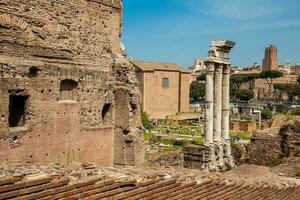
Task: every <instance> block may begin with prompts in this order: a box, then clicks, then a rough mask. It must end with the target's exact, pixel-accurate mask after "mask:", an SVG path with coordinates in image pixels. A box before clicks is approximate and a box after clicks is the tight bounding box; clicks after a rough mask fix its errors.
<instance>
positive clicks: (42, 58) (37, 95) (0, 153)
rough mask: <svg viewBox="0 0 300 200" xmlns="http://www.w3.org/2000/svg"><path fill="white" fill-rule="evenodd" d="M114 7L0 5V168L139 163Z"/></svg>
mask: <svg viewBox="0 0 300 200" xmlns="http://www.w3.org/2000/svg"><path fill="white" fill-rule="evenodd" d="M122 15H123V10H122V1H121V0H114V1H111V0H72V1H61V0H51V1H49V0H39V1H37V0H14V1H11V0H3V1H1V3H0V162H1V163H6V162H8V163H10V162H17V163H51V162H55V163H62V164H68V163H72V162H93V163H96V164H98V165H99V166H113V165H139V164H142V163H143V160H144V157H143V156H144V154H143V151H144V147H143V130H142V126H141V123H140V121H141V120H140V110H139V108H140V106H139V102H140V94H139V88H138V82H137V80H136V78H135V73H134V67H133V66H132V65H131V64H130V63H129V62H128V61H126V59H125V58H124V54H125V52H123V50H122V45H121V44H120V37H121V33H122V24H123V22H122Z"/></svg>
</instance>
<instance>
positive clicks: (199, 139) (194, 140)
mask: <svg viewBox="0 0 300 200" xmlns="http://www.w3.org/2000/svg"><path fill="white" fill-rule="evenodd" d="M192 143H193V144H196V145H200V144H203V140H202V138H200V137H198V138H194V139H193V141H192Z"/></svg>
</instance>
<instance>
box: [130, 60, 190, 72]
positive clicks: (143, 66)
mask: <svg viewBox="0 0 300 200" xmlns="http://www.w3.org/2000/svg"><path fill="white" fill-rule="evenodd" d="M130 62H131V63H132V64H133V65H135V66H136V67H138V68H139V69H140V70H142V71H155V70H162V71H179V72H184V73H189V71H188V70H186V69H184V68H182V67H181V66H180V65H178V64H175V63H159V62H146V61H136V60H131V61H130Z"/></svg>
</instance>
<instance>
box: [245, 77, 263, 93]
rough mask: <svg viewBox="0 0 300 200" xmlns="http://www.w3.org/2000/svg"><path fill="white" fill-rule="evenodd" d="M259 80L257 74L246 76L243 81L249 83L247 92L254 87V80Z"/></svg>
mask: <svg viewBox="0 0 300 200" xmlns="http://www.w3.org/2000/svg"><path fill="white" fill-rule="evenodd" d="M258 78H260V75H259V74H258V73H255V74H247V75H246V77H245V79H246V80H247V81H248V83H249V90H253V89H254V87H255V80H256V79H258Z"/></svg>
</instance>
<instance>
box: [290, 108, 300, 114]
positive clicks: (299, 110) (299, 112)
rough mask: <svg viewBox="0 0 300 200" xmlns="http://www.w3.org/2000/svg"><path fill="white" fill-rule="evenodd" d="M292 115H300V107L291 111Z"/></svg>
mask: <svg viewBox="0 0 300 200" xmlns="http://www.w3.org/2000/svg"><path fill="white" fill-rule="evenodd" d="M291 113H292V114H293V115H300V107H298V108H293V109H292V111H291Z"/></svg>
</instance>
